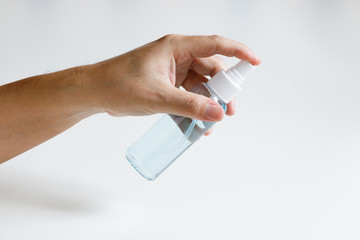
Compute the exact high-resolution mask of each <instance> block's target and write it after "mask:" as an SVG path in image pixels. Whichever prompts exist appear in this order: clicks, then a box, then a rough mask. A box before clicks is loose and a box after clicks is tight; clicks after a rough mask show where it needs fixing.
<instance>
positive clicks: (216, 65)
mask: <svg viewBox="0 0 360 240" xmlns="http://www.w3.org/2000/svg"><path fill="white" fill-rule="evenodd" d="M222 69H227V67H226V64H225V63H224V61H223V60H222V59H221V58H220V57H218V56H212V57H208V58H196V59H194V61H193V62H192V64H191V66H190V71H189V72H188V75H187V77H186V79H185V80H184V82H183V83H182V86H183V87H184V88H185V89H186V90H188V91H189V90H191V89H192V88H193V87H194V86H195V85H196V84H198V83H199V82H207V81H208V79H207V78H206V77H204V76H203V75H207V76H210V77H213V76H214V75H215V74H216V73H218V72H219V71H220V70H222Z"/></svg>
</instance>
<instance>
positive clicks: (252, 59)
mask: <svg viewBox="0 0 360 240" xmlns="http://www.w3.org/2000/svg"><path fill="white" fill-rule="evenodd" d="M179 38H180V39H181V40H182V45H180V46H181V47H180V49H181V50H183V51H186V52H187V53H189V54H190V55H191V56H192V57H194V58H204V57H210V56H212V55H215V54H221V55H224V56H227V57H236V58H239V59H243V60H246V61H248V62H249V63H251V64H253V65H259V64H260V63H261V60H260V58H259V57H257V56H256V55H255V53H254V52H253V51H251V50H250V48H249V47H247V46H246V45H245V44H243V43H241V42H237V41H234V40H231V39H228V38H225V37H222V36H218V35H210V36H179Z"/></svg>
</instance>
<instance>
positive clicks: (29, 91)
mask: <svg viewBox="0 0 360 240" xmlns="http://www.w3.org/2000/svg"><path fill="white" fill-rule="evenodd" d="M215 54H221V55H225V56H228V57H233V56H235V57H237V58H240V59H244V60H247V61H248V62H250V63H252V64H254V65H257V64H260V60H259V58H257V57H256V56H255V55H254V54H253V53H252V52H251V51H250V49H249V48H247V47H246V46H245V45H244V44H242V43H239V42H235V41H233V40H230V39H226V38H223V37H219V36H180V35H167V36H165V37H163V38H161V39H159V40H157V41H154V42H152V43H149V44H146V45H144V46H142V47H140V48H137V49H135V50H133V51H130V52H128V53H125V54H123V55H120V56H118V57H115V58H112V59H109V60H106V61H103V62H100V63H96V64H91V65H86V66H81V67H75V68H70V69H66V70H63V71H59V72H54V73H48V74H44V75H38V76H33V77H30V78H27V79H23V80H19V81H16V82H12V83H9V84H6V85H3V86H0V163H1V162H4V161H6V160H9V159H11V158H13V157H14V156H16V155H18V154H20V153H22V152H25V151H27V150H29V149H31V148H33V147H34V146H36V145H38V144H40V143H42V142H44V141H46V140H48V139H50V138H52V137H54V136H56V135H57V134H59V133H61V132H63V131H65V130H66V129H68V128H70V127H71V126H73V125H74V124H76V123H77V122H79V121H81V120H82V119H84V118H87V117H89V116H91V115H92V114H95V113H100V112H107V113H109V114H110V115H113V116H126V115H147V114H153V113H171V114H176V115H181V116H186V117H190V118H195V119H200V120H204V121H219V120H221V119H222V118H223V116H224V112H223V109H222V108H221V106H220V105H219V104H217V103H215V102H214V101H213V100H211V99H209V98H206V97H204V96H200V95H197V94H194V93H191V92H187V91H184V90H181V89H179V87H180V86H182V87H184V88H185V89H186V90H189V89H191V88H192V87H193V86H194V85H196V84H198V83H199V82H203V81H204V82H205V81H207V78H206V77H205V76H206V75H209V76H213V75H214V74H215V73H217V72H218V71H220V70H221V69H223V68H225V67H226V66H225V64H224V63H223V62H222V61H221V59H220V58H218V57H216V56H213V55H215ZM234 112H235V106H234V101H232V102H231V103H229V104H228V110H227V114H228V115H232V114H234ZM208 133H209V132H208Z"/></svg>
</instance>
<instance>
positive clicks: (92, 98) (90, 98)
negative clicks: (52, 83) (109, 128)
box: [69, 65, 105, 115]
mask: <svg viewBox="0 0 360 240" xmlns="http://www.w3.org/2000/svg"><path fill="white" fill-rule="evenodd" d="M69 71H71V84H70V85H71V86H70V87H69V89H71V90H69V92H70V94H71V95H72V96H71V99H73V101H74V103H75V104H74V105H75V106H76V108H77V110H78V111H79V112H81V113H85V114H88V115H94V114H97V113H103V112H105V110H104V108H103V104H102V103H101V102H102V99H103V97H102V96H101V95H102V94H101V89H100V86H99V84H97V81H96V76H95V75H96V74H94V73H95V72H96V71H95V69H94V65H84V66H78V67H74V68H71V69H69Z"/></svg>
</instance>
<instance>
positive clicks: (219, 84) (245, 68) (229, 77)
mask: <svg viewBox="0 0 360 240" xmlns="http://www.w3.org/2000/svg"><path fill="white" fill-rule="evenodd" d="M254 69H255V67H254V66H253V65H251V64H250V63H249V62H247V61H245V60H241V61H240V62H239V63H238V64H236V65H235V66H233V67H231V68H230V69H229V70H227V71H220V72H218V73H217V74H216V75H215V76H214V77H213V78H211V79H210V80H209V81H208V83H207V85H208V86H209V87H210V88H211V90H213V91H214V92H215V94H216V95H217V96H218V97H220V98H221V100H223V101H224V102H225V103H229V102H230V101H231V99H233V98H234V97H235V96H236V95H237V94H238V92H239V91H240V90H241V87H240V85H241V84H242V82H243V81H244V80H245V77H246V76H247V75H249V74H250V73H251V72H252V71H254Z"/></svg>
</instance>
